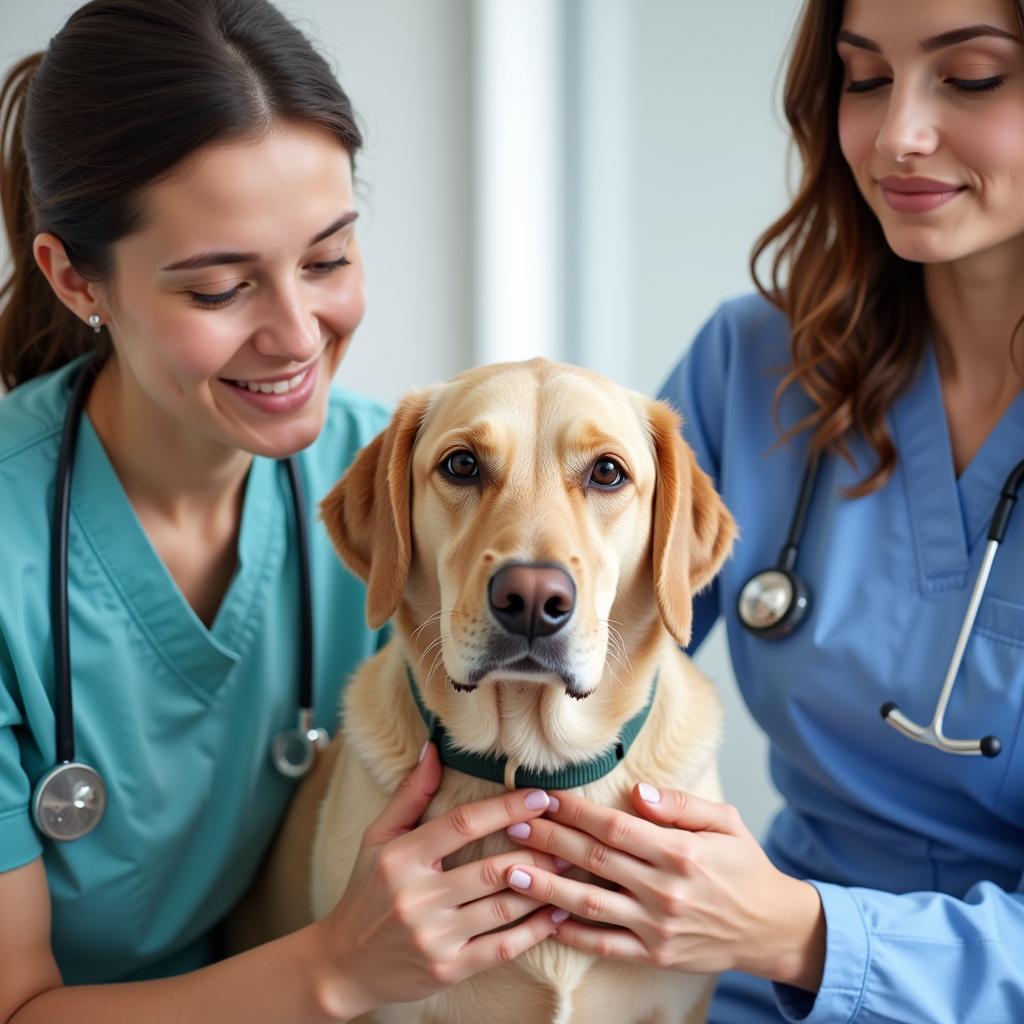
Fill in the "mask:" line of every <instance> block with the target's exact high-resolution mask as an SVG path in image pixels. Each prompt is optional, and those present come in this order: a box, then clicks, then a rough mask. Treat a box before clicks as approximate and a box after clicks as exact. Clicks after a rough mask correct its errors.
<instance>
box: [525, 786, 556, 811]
mask: <svg viewBox="0 0 1024 1024" xmlns="http://www.w3.org/2000/svg"><path fill="white" fill-rule="evenodd" d="M550 803H551V797H549V796H548V795H547V793H545V792H544V790H543V789H531V790H530V792H529V793H527V794H526V806H527V807H529V808H530V810H531V811H539V810H541V809H542V808H544V807H547V806H548V805H549V804H550Z"/></svg>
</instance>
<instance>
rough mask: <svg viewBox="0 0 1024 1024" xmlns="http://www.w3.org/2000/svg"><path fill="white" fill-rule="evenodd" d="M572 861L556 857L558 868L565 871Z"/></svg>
mask: <svg viewBox="0 0 1024 1024" xmlns="http://www.w3.org/2000/svg"><path fill="white" fill-rule="evenodd" d="M571 863H572V861H569V860H564V859H563V858H562V857H556V858H555V867H556V868H558V870H559V871H564V870H565V869H566V868H567V867H568V866H569V865H570V864H571Z"/></svg>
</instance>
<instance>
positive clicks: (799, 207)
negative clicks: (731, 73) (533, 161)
mask: <svg viewBox="0 0 1024 1024" xmlns="http://www.w3.org/2000/svg"><path fill="white" fill-rule="evenodd" d="M1015 6H1016V8H1017V15H1018V19H1019V20H1020V22H1021V26H1022V29H1024V0H1015ZM842 18H843V0H807V4H806V6H805V7H804V11H803V15H802V17H801V20H800V23H799V25H798V27H797V31H796V34H795V36H794V41H793V48H792V52H791V56H790V61H789V67H788V70H787V74H786V80H785V88H784V92H783V109H784V111H785V115H786V120H787V121H788V122H789V125H790V128H791V129H792V133H793V143H794V145H795V148H796V150H797V152H798V154H799V156H800V159H801V163H802V170H803V174H802V180H801V182H800V186H799V188H798V190H797V194H796V197H795V198H794V200H793V202H792V204H791V205H790V207H789V209H788V210H787V211H786V212H785V213H784V214H783V215H782V217H780V218H779V219H778V220H777V221H776V222H775V223H774V224H772V225H771V227H769V228H768V230H767V231H765V232H764V234H762V235H761V237H760V238H759V239H758V240H757V242H756V244H755V246H754V250H753V253H752V255H751V260H750V265H751V271H752V273H753V277H754V282H755V284H756V285H757V287H758V290H759V291H760V292H761V293H762V294H763V295H764V296H765V298H766V299H768V301H769V302H771V303H772V304H773V305H775V306H777V307H778V308H779V309H780V310H781V311H782V312H783V313H785V314H786V316H787V318H788V320H789V324H790V332H791V341H790V353H791V360H792V362H791V365H790V366H789V367H788V370H787V372H786V374H785V376H784V377H783V380H782V382H781V383H780V385H779V388H778V390H777V391H776V395H775V408H776V412H777V410H778V405H779V401H780V399H781V397H782V395H783V393H784V392H785V391H786V390H787V389H788V388H789V387H790V386H791V385H793V384H798V385H799V386H800V387H802V388H803V390H804V391H805V392H806V393H807V394H808V395H809V396H810V398H811V400H812V401H813V402H814V404H815V406H816V407H817V408H816V409H815V410H814V411H813V412H812V413H811V414H810V415H808V416H807V417H805V418H804V419H803V420H801V421H800V422H798V423H797V424H795V425H793V426H791V427H790V428H789V429H788V430H787V431H786V432H785V434H784V436H783V440H784V441H785V440H788V439H789V438H790V437H792V436H793V435H794V434H796V433H798V432H800V431H802V430H810V431H811V447H812V450H814V451H830V452H834V453H836V454H839V455H842V456H844V457H845V458H847V459H849V460H850V461H851V462H852V461H853V459H852V456H851V454H850V450H849V445H848V440H847V439H848V437H849V435H850V433H851V432H857V433H859V434H860V435H861V436H862V437H864V438H865V440H866V441H867V442H868V444H869V445H870V446H871V448H872V449H873V450H874V452H875V454H876V455H877V456H878V465H877V466H876V467H875V469H874V471H873V472H872V473H871V474H870V475H869V476H867V477H866V478H865V479H864V480H863V481H862V482H861V483H860V484H858V485H857V486H856V487H855V488H853V489H851V491H850V494H851V496H857V495H862V494H868V493H870V492H871V491H874V490H876V489H878V488H879V487H881V486H882V485H883V484H884V483H885V482H886V480H888V478H889V477H890V476H891V475H892V472H893V470H894V468H895V466H896V449H895V447H894V446H893V443H892V438H891V437H890V435H889V430H888V428H887V427H886V423H885V416H886V413H887V412H888V411H889V409H890V407H891V406H892V404H893V402H894V400H895V399H896V398H897V397H898V396H899V395H900V394H901V393H902V392H903V391H904V390H905V389H906V388H907V387H908V386H909V385H910V383H911V381H912V380H913V377H914V374H915V372H916V371H917V369H918V367H919V365H920V361H921V356H922V353H923V351H924V344H925V337H926V332H927V327H928V310H927V306H926V303H925V296H924V283H923V275H922V268H921V265H920V264H917V263H911V262H909V261H907V260H903V259H901V258H900V257H898V256H897V255H896V254H895V253H894V252H893V251H892V250H891V249H890V248H889V245H888V243H887V242H886V240H885V236H884V234H883V233H882V229H881V227H880V226H879V223H878V220H877V218H876V217H875V215H874V213H873V212H872V211H871V210H870V208H869V207H868V205H867V203H866V202H865V201H864V199H863V198H862V196H861V194H860V191H859V190H858V188H857V185H856V183H855V181H854V179H853V175H852V173H851V172H850V169H849V167H848V166H847V164H846V160H845V159H844V157H843V154H842V152H841V151H840V148H839V129H838V116H839V97H840V93H841V92H842V88H843V67H842V63H841V62H840V60H839V57H838V55H837V53H836V36H837V35H838V33H839V29H840V27H841V25H842ZM769 249H773V250H774V252H773V255H772V259H771V276H770V280H769V281H768V283H767V284H766V283H764V282H763V281H762V280H761V277H760V275H759V273H758V262H759V261H760V260H761V258H762V257H763V256H764V255H765V253H766V252H767V251H768V250H769Z"/></svg>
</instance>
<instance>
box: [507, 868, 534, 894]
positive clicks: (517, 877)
mask: <svg viewBox="0 0 1024 1024" xmlns="http://www.w3.org/2000/svg"><path fill="white" fill-rule="evenodd" d="M532 881H533V879H532V878H531V877H530V876H529V875H528V874H527V873H526V872H525V871H520V870H519V868H513V869H512V874H510V875H509V876H508V884H509V885H514V886H515V887H516V888H517V889H529V888H530V883H531V882H532Z"/></svg>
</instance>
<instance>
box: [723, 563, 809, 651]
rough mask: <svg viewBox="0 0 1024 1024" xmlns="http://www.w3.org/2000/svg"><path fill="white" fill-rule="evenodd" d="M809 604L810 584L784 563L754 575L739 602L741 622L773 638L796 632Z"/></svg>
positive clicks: (737, 609)
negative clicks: (808, 589)
mask: <svg viewBox="0 0 1024 1024" xmlns="http://www.w3.org/2000/svg"><path fill="white" fill-rule="evenodd" d="M809 607H810V599H809V597H808V594H807V588H806V586H804V584H803V582H802V581H801V580H800V577H799V576H797V575H796V573H794V572H791V571H790V570H788V569H785V568H783V567H782V566H775V567H773V568H771V569H764V570H762V571H761V572H759V573H756V574H755V575H753V576H751V577H750V579H749V580H747V582H746V583H745V584H744V585H743V589H742V590H741V591H740V596H739V599H738V601H737V602H736V612H737V614H738V615H739V618H740V622H742V623H743V625H744V626H746V627H747V629H749V630H751V631H752V632H754V633H757V634H759V635H761V636H764V637H770V638H772V639H777V638H780V637H784V636H786V635H787V634H789V633H792V632H793V630H794V629H796V627H797V626H799V625H800V623H801V622H802V621H803V619H804V616H805V615H806V614H807V609H808V608H809Z"/></svg>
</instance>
